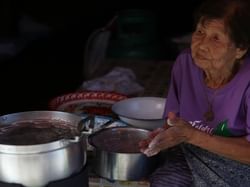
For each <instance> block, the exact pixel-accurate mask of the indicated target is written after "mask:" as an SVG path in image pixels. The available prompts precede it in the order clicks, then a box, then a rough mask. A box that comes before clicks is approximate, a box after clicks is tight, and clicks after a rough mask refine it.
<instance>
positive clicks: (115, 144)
mask: <svg viewBox="0 0 250 187" xmlns="http://www.w3.org/2000/svg"><path fill="white" fill-rule="evenodd" d="M147 136H148V133H147V132H145V131H140V130H135V129H130V128H120V129H119V128H115V129H114V130H112V129H110V130H105V131H102V132H99V133H97V134H96V135H95V136H93V137H92V143H93V145H94V146H95V147H96V148H98V149H101V150H104V151H107V152H115V153H140V148H139V142H140V141H141V140H143V139H145V138H147Z"/></svg>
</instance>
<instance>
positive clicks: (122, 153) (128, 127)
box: [87, 126, 150, 155]
mask: <svg viewBox="0 0 250 187" xmlns="http://www.w3.org/2000/svg"><path fill="white" fill-rule="evenodd" d="M114 129H129V130H131V129H133V130H135V129H136V130H139V131H144V132H150V130H148V129H142V128H137V127H132V126H124V127H123V126H121V127H120V126H119V127H110V128H104V129H101V130H98V131H96V132H94V133H92V134H90V135H89V136H88V137H87V139H88V143H89V144H90V145H91V146H93V147H94V148H95V149H96V151H101V152H105V153H108V154H120V155H127V154H129V155H141V154H143V153H142V152H130V153H125V152H115V151H107V150H105V149H102V148H101V147H98V146H96V145H95V144H94V142H93V141H92V139H93V138H94V137H95V136H96V135H98V134H100V133H102V132H103V131H111V130H114Z"/></svg>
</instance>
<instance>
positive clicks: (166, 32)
mask: <svg viewBox="0 0 250 187" xmlns="http://www.w3.org/2000/svg"><path fill="white" fill-rule="evenodd" d="M201 2H202V0H188V1H184V0H173V1H172V0H170V1H165V2H162V1H159V2H157V1H153V2H150V3H149V2H145V1H99V0H91V1H86V0H85V1H82V2H80V1H76V2H74V1H65V2H64V1H60V2H59V1H58V2H57V1H50V2H46V1H13V0H5V1H1V2H0V27H1V29H0V65H1V68H0V80H1V97H0V115H1V114H7V113H12V112H19V111H25V110H40V109H41V110H43V109H47V107H48V102H49V101H50V99H52V98H54V97H56V96H58V95H62V94H65V93H68V92H72V91H75V90H76V89H77V88H78V86H79V85H80V84H81V83H82V82H83V81H84V79H85V75H84V73H83V68H84V67H83V51H84V46H85V44H86V41H87V39H88V37H89V35H90V34H91V33H92V32H93V31H94V30H95V29H97V28H100V27H103V26H104V25H106V24H107V23H108V22H109V21H110V20H111V19H112V18H113V17H114V15H116V14H117V12H119V11H121V10H126V9H147V10H151V11H153V12H154V13H155V15H156V17H157V27H158V29H157V30H158V35H159V36H160V37H161V36H162V37H164V38H165V39H166V41H168V39H170V38H171V37H177V36H182V35H184V34H186V33H189V32H191V31H192V23H193V20H192V19H193V18H192V14H193V11H194V9H195V8H196V7H197V6H198V5H199V4H200V3H201ZM24 18H25V19H24ZM27 19H28V20H32V23H31V22H28V21H27ZM23 20H26V22H25V21H23ZM172 45H174V44H172V43H171V42H166V49H171V50H172V49H174V46H172ZM6 50H7V52H6ZM171 53H172V55H169V56H166V57H165V58H166V59H167V58H171V59H173V58H174V57H175V55H176V51H171Z"/></svg>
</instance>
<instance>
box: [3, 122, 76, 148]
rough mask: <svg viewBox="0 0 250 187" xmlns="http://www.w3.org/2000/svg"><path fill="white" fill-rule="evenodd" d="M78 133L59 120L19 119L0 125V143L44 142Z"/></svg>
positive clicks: (26, 143) (32, 143)
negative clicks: (18, 120)
mask: <svg viewBox="0 0 250 187" xmlns="http://www.w3.org/2000/svg"><path fill="white" fill-rule="evenodd" d="M77 135H79V134H78V132H77V130H76V129H74V128H73V127H72V126H71V125H70V124H68V123H66V122H64V121H59V120H32V121H20V122H16V123H13V124H10V125H3V126H1V127H0V144H7V145H34V144H44V143H49V142H52V141H56V140H59V139H63V138H71V137H74V136H77Z"/></svg>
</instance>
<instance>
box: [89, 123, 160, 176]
mask: <svg viewBox="0 0 250 187" xmlns="http://www.w3.org/2000/svg"><path fill="white" fill-rule="evenodd" d="M148 133H149V130H145V129H138V128H133V127H112V128H107V129H102V130H100V131H97V132H95V133H93V134H91V135H89V136H88V141H89V143H90V144H91V145H92V146H93V147H94V151H95V152H94V158H93V164H92V165H91V166H92V167H93V168H92V169H93V171H94V172H95V173H96V174H97V175H99V176H101V177H103V178H107V179H109V180H121V181H136V180H143V179H146V178H147V177H148V176H149V175H150V174H151V173H152V172H153V170H154V169H155V168H156V166H157V157H158V156H153V157H147V156H146V155H144V154H142V153H141V152H140V150H139V147H138V142H139V141H140V140H142V139H145V138H147V136H148Z"/></svg>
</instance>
